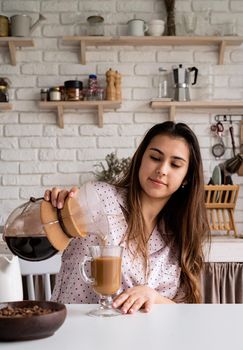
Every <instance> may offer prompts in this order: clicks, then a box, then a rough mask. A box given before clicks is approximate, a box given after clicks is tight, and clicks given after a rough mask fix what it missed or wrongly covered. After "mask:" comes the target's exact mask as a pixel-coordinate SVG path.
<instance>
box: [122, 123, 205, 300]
mask: <svg viewBox="0 0 243 350" xmlns="http://www.w3.org/2000/svg"><path fill="white" fill-rule="evenodd" d="M157 135H168V136H171V137H173V138H174V137H176V138H183V139H184V140H185V141H186V143H187V145H188V147H189V152H190V158H189V167H188V172H187V175H186V178H185V179H186V185H185V187H184V188H182V187H180V188H179V189H178V190H177V191H176V192H175V193H174V194H173V195H172V196H171V197H170V199H169V201H168V202H167V203H166V205H165V206H164V208H162V210H161V212H160V213H159V215H158V218H157V223H159V222H161V220H162V221H163V223H164V227H165V231H166V232H172V233H173V235H168V236H172V237H173V240H174V242H175V243H176V244H177V247H178V250H179V259H180V267H181V283H182V284H183V285H184V289H185V290H186V296H185V298H184V300H183V301H185V302H188V303H199V302H200V301H201V293H200V272H201V269H202V264H203V250H202V243H203V241H204V239H205V238H206V236H207V234H208V232H209V230H208V223H207V217H206V209H205V204H204V179H203V166H202V159H201V154H200V147H199V144H198V140H197V138H196V136H195V134H194V133H193V131H192V130H191V129H190V128H189V127H188V126H187V125H186V124H184V123H177V124H175V123H174V122H172V121H167V122H164V123H161V124H156V125H154V126H153V127H152V128H151V129H150V130H149V131H148V132H147V133H146V135H145V137H144V139H143V140H142V142H141V144H140V146H139V147H138V149H137V151H136V152H135V154H134V156H133V157H132V160H131V164H130V167H129V169H128V172H127V173H126V174H125V176H124V177H123V178H122V179H121V180H120V181H119V182H118V183H117V184H116V185H117V186H118V187H122V188H124V187H125V188H126V189H127V191H128V193H127V205H128V210H129V216H128V231H127V236H126V241H127V243H128V245H129V243H131V242H132V241H133V242H135V243H136V248H137V252H138V253H139V254H141V256H143V257H144V261H145V265H146V262H147V261H148V248H147V232H146V227H145V222H144V219H143V215H142V211H141V201H140V193H141V186H140V182H139V177H138V174H139V168H140V165H141V162H142V158H143V155H144V152H145V150H146V149H147V147H148V145H149V144H150V142H151V140H152V139H153V138H154V137H155V136H157ZM168 236H167V237H168ZM167 243H169V242H167Z"/></svg>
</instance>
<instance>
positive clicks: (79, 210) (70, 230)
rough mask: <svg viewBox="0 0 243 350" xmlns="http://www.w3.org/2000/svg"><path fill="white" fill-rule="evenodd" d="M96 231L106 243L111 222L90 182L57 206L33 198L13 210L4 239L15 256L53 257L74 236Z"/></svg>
mask: <svg viewBox="0 0 243 350" xmlns="http://www.w3.org/2000/svg"><path fill="white" fill-rule="evenodd" d="M87 234H94V235H96V236H97V237H98V238H99V239H100V243H101V244H102V243H103V244H104V243H105V242H106V238H107V236H108V234H109V222H108V218H107V215H106V212H105V208H104V205H103V203H102V201H101V200H100V198H99V195H98V193H97V191H96V189H95V187H94V185H93V184H92V183H91V182H88V183H86V184H84V185H83V186H82V187H81V188H80V189H79V193H78V194H77V195H76V196H75V197H73V198H71V197H70V198H66V200H65V202H64V206H63V208H62V209H57V208H54V207H53V206H52V204H51V203H50V202H47V201H45V200H44V199H43V198H34V197H31V198H30V200H29V201H28V202H26V203H23V204H22V205H20V206H19V207H17V208H16V209H14V210H13V211H12V212H11V213H10V215H9V217H8V218H7V221H6V223H5V225H4V229H3V238H4V240H5V241H6V243H7V245H8V247H9V249H10V250H11V251H12V253H14V254H15V255H17V256H19V257H20V258H22V259H24V260H28V261H41V260H45V259H48V258H50V257H51V256H53V255H55V254H56V253H57V252H58V251H61V250H64V249H66V248H67V246H68V245H69V243H70V242H71V240H72V239H73V238H74V237H85V236H87Z"/></svg>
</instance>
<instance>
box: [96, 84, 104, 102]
mask: <svg viewBox="0 0 243 350" xmlns="http://www.w3.org/2000/svg"><path fill="white" fill-rule="evenodd" d="M104 99H105V89H104V88H102V87H99V88H98V89H97V90H96V100H98V101H102V100H104Z"/></svg>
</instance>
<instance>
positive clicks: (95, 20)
mask: <svg viewBox="0 0 243 350" xmlns="http://www.w3.org/2000/svg"><path fill="white" fill-rule="evenodd" d="M87 22H88V35H90V36H103V35H104V18H103V17H101V16H89V17H88V18H87Z"/></svg>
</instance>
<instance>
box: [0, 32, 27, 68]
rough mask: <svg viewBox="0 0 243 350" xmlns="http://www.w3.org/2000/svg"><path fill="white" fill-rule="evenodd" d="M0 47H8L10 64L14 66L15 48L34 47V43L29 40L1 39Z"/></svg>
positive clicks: (12, 37)
mask: <svg viewBox="0 0 243 350" xmlns="http://www.w3.org/2000/svg"><path fill="white" fill-rule="evenodd" d="M0 46H2V47H8V49H9V55H10V61H11V64H12V65H13V66H16V48H17V47H31V46H34V41H33V39H30V38H22V37H21V38H19V37H18V38H17V37H14V36H10V37H3V38H0Z"/></svg>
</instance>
